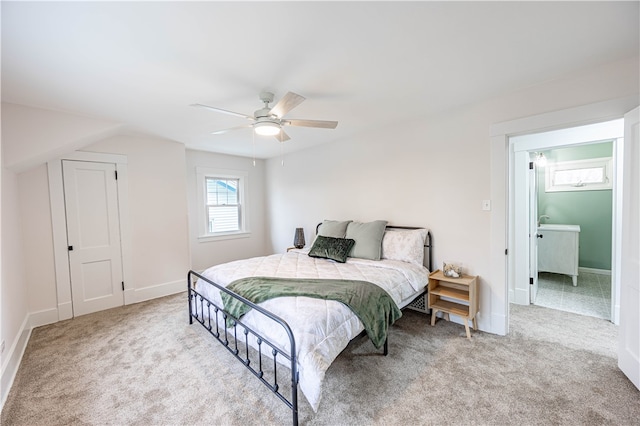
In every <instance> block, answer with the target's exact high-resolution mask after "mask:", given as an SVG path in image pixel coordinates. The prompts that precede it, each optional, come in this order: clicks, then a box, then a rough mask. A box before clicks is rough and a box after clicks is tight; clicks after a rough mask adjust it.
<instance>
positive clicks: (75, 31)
mask: <svg viewBox="0 0 640 426" xmlns="http://www.w3.org/2000/svg"><path fill="white" fill-rule="evenodd" d="M639 4H640V3H638V2H621V3H612V2H586V3H581V2H537V3H536V2H533V3H522V2H486V3H485V2H407V3H404V2H403V3H397V2H349V3H347V2H325V3H322V2H277V3H275V2H258V3H248V2H233V3H231V2H193V3H184V2H160V3H151V2H136V3H133V2H130V3H128V2H111V3H96V2H68V3H57V2H43V3H40V2H39V3H31V2H7V1H2V6H1V7H2V101H3V102H11V103H18V104H23V105H28V106H35V107H42V108H50V109H55V110H61V111H67V112H71V113H76V114H82V115H87V116H92V117H97V118H102V119H107V120H111V121H114V122H119V123H123V124H125V125H126V126H127V128H129V129H131V130H132V131H136V132H144V133H149V134H153V135H157V136H161V137H164V138H168V139H172V140H176V141H179V142H183V143H185V144H186V145H187V147H189V148H194V149H202V150H209V151H214V152H222V153H229V154H237V155H245V156H251V155H253V153H254V148H253V144H252V133H251V130H250V129H243V130H239V131H236V132H233V133H227V134H224V135H211V134H210V133H211V132H213V131H215V130H219V129H224V128H227V127H232V126H237V125H242V124H245V123H246V121H245V120H244V119H242V118H238V117H234V116H228V115H224V114H220V113H216V112H212V111H208V110H204V109H198V108H194V107H190V106H189V105H190V104H193V103H203V104H208V105H213V106H216V107H219V108H224V109H227V110H232V111H237V112H241V113H245V114H252V113H253V111H255V110H256V109H258V108H260V107H261V106H262V103H261V102H260V101H259V99H258V94H259V92H260V91H262V90H270V91H272V92H274V93H275V94H276V100H277V99H279V98H280V97H281V96H282V95H284V93H286V92H287V91H292V92H296V93H299V94H301V95H303V96H305V97H306V98H307V100H306V101H305V102H304V103H302V104H301V105H300V106H298V107H297V108H295V109H294V110H293V111H291V112H290V113H289V114H288V115H287V117H288V118H308V119H319V120H338V121H339V125H338V128H337V129H335V130H326V129H308V128H287V133H288V134H289V135H290V136H291V140H290V141H288V142H285V144H284V149H285V150H286V152H291V151H292V150H297V149H304V148H307V147H310V146H313V145H316V144H320V143H326V142H331V141H335V140H341V139H345V138H349V137H351V136H352V135H354V134H357V133H358V132H360V131H362V130H364V129H365V128H371V127H372V126H388V125H396V124H397V125H401V124H402V122H403V121H405V120H413V119H419V118H420V117H424V116H427V115H429V114H433V113H436V112H438V111H442V110H446V109H450V108H455V107H458V106H461V105H465V104H470V103H474V102H479V101H481V100H484V99H488V98H491V97H495V96H498V95H501V94H503V93H506V92H509V91H512V90H516V89H519V88H522V87H527V86H531V85H535V84H538V83H540V82H543V81H547V80H550V79H554V78H558V77H560V76H563V75H566V74H571V73H574V72H577V71H579V70H581V69H584V68H588V67H592V66H598V65H600V64H604V63H608V62H612V61H616V60H620V59H624V58H629V57H634V56H637V55H638V52H639V49H640V47H639V41H638V40H639V31H638V27H639V18H638V16H639V7H638V6H639ZM280 153H281V147H280V144H279V142H277V141H276V140H274V139H269V138H267V139H264V138H260V139H258V138H256V144H255V155H256V156H257V157H259V158H268V157H273V156H278V155H280Z"/></svg>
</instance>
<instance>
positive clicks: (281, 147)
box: [280, 132, 284, 167]
mask: <svg viewBox="0 0 640 426" xmlns="http://www.w3.org/2000/svg"><path fill="white" fill-rule="evenodd" d="M280 158H281V160H280V165H281V166H282V167H284V144H283V143H282V132H280Z"/></svg>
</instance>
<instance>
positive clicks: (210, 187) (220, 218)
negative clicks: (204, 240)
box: [205, 176, 240, 234]
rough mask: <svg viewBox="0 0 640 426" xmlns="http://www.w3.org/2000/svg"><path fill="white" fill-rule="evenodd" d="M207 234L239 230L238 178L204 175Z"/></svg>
mask: <svg viewBox="0 0 640 426" xmlns="http://www.w3.org/2000/svg"><path fill="white" fill-rule="evenodd" d="M205 182H206V183H205V186H206V191H207V205H206V209H207V212H206V215H207V228H208V233H209V234H215V233H219V232H234V231H239V230H240V198H239V197H238V184H239V183H240V179H229V178H220V177H208V176H207V177H205Z"/></svg>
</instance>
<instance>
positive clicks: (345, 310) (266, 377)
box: [187, 221, 432, 424]
mask: <svg viewBox="0 0 640 426" xmlns="http://www.w3.org/2000/svg"><path fill="white" fill-rule="evenodd" d="M350 229H352V231H349V230H350ZM372 230H373V231H374V232H371V231H372ZM316 233H317V237H316V240H315V241H314V243H313V244H312V246H311V248H310V249H293V250H288V251H287V252H286V253H282V254H274V255H270V256H262V257H256V258H251V259H245V260H239V261H235V262H229V263H225V264H222V265H216V266H213V267H211V268H209V269H207V270H205V271H204V272H202V273H196V272H194V271H189V273H188V277H187V278H188V298H189V321H190V323H191V324H192V323H193V321H194V320H195V321H197V322H199V323H200V324H201V325H203V326H204V328H205V329H206V330H207V331H208V332H209V333H210V334H211V335H213V337H214V338H216V339H217V340H218V341H219V342H220V343H222V344H223V345H224V347H226V348H227V349H228V350H229V351H230V352H231V353H232V354H233V355H234V356H235V357H236V358H237V359H238V360H239V361H240V362H242V363H243V364H244V365H245V366H246V367H247V368H248V369H249V370H250V371H251V372H252V373H253V374H254V375H255V376H256V377H257V378H258V379H259V380H260V381H262V383H263V384H265V385H266V386H267V387H268V388H269V389H270V390H271V391H272V392H273V393H275V394H276V395H277V396H278V397H279V398H280V399H281V400H282V401H283V402H284V403H285V404H286V405H287V406H288V407H289V408H290V409H291V411H292V416H293V423H294V424H297V422H298V393H297V391H298V386H299V387H300V390H301V391H302V393H303V395H304V396H305V397H306V399H307V401H308V402H309V404H310V405H311V407H312V409H313V410H314V411H317V408H318V405H319V403H320V398H321V388H322V381H323V379H324V375H325V372H326V370H327V369H328V368H329V366H330V365H331V362H332V361H333V360H334V359H335V358H336V357H337V356H338V355H339V354H340V352H342V350H344V348H345V347H346V346H347V344H348V343H349V342H350V341H351V340H352V339H354V338H357V337H358V336H362V335H364V334H367V335H368V336H369V337H370V338H371V340H372V342H373V343H374V346H376V347H381V348H382V350H383V354H384V355H387V353H388V329H386V328H385V330H384V332H383V333H380V332H379V330H376V331H374V332H372V331H371V328H372V326H371V324H370V321H369V322H368V321H366V320H365V317H366V315H363V314H362V313H360V312H359V313H358V314H356V313H354V311H353V310H352V308H353V307H352V308H350V307H348V306H347V305H346V304H345V303H351V302H350V301H347V302H340V301H337V300H332V299H330V298H326V297H324V296H321V295H316V294H313V295H310V294H306V293H304V294H303V295H298V293H294V294H293V295H290V294H289V293H280V294H278V295H276V297H273V298H268V299H266V300H262V299H256V297H254V296H255V295H254V293H253V292H252V291H250V290H249V291H248V290H247V289H249V287H247V286H246V285H249V286H252V285H254V281H252V280H256V279H257V280H267V281H266V282H265V283H264V288H269V289H272V288H277V286H276V287H272V283H275V284H281V285H283V286H284V288H286V289H287V290H288V289H289V284H290V283H294V284H296V285H298V284H300V285H302V284H304V285H305V286H306V285H309V284H310V283H311V284H313V283H315V284H319V285H324V286H323V288H322V289H324V288H325V287H326V288H330V287H331V286H334V287H336V286H338V285H341V284H343V283H345V284H350V283H351V282H354V283H355V284H360V283H362V284H367V285H369V286H371V285H372V284H375V285H373V287H375V291H378V292H380V293H383V294H381V297H383V298H388V299H392V302H390V303H389V304H390V305H393V306H390V307H389V309H386V310H385V309H383V306H384V303H382V302H380V300H378V299H376V300H377V301H376V302H374V305H375V306H376V309H375V310H380V311H381V312H380V313H379V314H376V315H379V316H381V317H380V318H377V319H376V321H377V322H376V321H374V323H375V324H381V323H392V322H393V320H395V319H396V318H397V316H398V315H395V316H393V314H390V313H389V311H395V310H396V309H399V308H405V307H408V306H409V307H411V305H412V304H413V305H416V306H424V302H423V301H424V299H423V296H424V293H425V292H426V286H427V284H428V281H429V270H430V269H431V268H430V266H431V265H430V264H431V245H432V244H431V234H430V233H429V232H428V230H426V229H424V228H411V227H397V226H395V227H394V226H386V221H374V222H368V223H359V222H352V221H324V222H323V223H321V224H319V225H318V227H317V231H316ZM372 236H373V238H371V237H372ZM345 241H346V243H345ZM351 241H353V243H351ZM326 242H329V243H330V244H329V246H328V247H329V248H327V246H326V245H323V244H324V243H326ZM336 244H347V245H349V246H350V247H341V248H340V249H339V250H337V253H336V250H334V249H335V247H334V246H335V245H336ZM376 249H377V252H376ZM345 250H346V251H347V252H348V254H349V256H345V255H344V251H345ZM425 254H426V255H425ZM336 256H337V257H336ZM343 262H344V263H343ZM425 264H426V267H425ZM255 277H259V278H255ZM249 281H250V282H249ZM325 283H326V285H325ZM371 283H372V284H371ZM242 284H246V285H245V287H244V290H243V287H241V286H239V285H242ZM227 287H230V288H232V289H234V290H236V291H237V292H236V291H231V290H230V289H228V288H227ZM304 288H305V289H306V288H308V287H304ZM314 288H317V287H314ZM380 289H383V290H384V291H381V290H380ZM240 290H242V291H244V293H243V292H241V291H240ZM314 291H315V290H314ZM249 295H250V296H249ZM245 296H246V297H245ZM269 297H271V296H269ZM250 299H253V300H257V302H256V303H254V302H252V301H251V300H250ZM338 300H340V299H338ZM381 300H386V299H381ZM416 301H417V302H418V303H417V304H416ZM421 301H422V303H420V302H421ZM233 305H238V306H240V305H242V307H243V308H245V309H244V311H245V312H242V313H239V311H237V310H233V309H232V308H233ZM350 306H351V305H350ZM353 309H355V308H353ZM356 311H357V309H356ZM382 311H384V312H382ZM398 312H399V311H398ZM385 315H386V316H385ZM400 315H401V314H400ZM361 318H363V320H362V321H361ZM363 321H364V324H363ZM389 326H390V324H389ZM373 328H375V327H373ZM376 332H377V334H376ZM249 348H252V350H250V349H249ZM373 350H375V349H373ZM278 366H280V367H281V368H278ZM282 366H285V367H286V368H287V369H286V370H284V371H285V372H286V373H288V374H285V376H284V377H286V378H285V379H284V382H285V383H283V378H282V377H283V368H282ZM286 382H288V383H286ZM283 385H285V386H283Z"/></svg>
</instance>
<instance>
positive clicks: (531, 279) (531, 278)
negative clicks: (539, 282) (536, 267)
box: [529, 277, 533, 285]
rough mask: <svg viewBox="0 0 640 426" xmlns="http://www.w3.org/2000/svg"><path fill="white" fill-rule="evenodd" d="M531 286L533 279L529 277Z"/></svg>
mask: <svg viewBox="0 0 640 426" xmlns="http://www.w3.org/2000/svg"><path fill="white" fill-rule="evenodd" d="M529 284H531V285H533V277H529Z"/></svg>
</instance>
